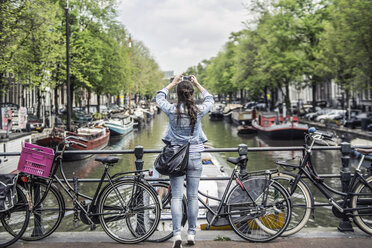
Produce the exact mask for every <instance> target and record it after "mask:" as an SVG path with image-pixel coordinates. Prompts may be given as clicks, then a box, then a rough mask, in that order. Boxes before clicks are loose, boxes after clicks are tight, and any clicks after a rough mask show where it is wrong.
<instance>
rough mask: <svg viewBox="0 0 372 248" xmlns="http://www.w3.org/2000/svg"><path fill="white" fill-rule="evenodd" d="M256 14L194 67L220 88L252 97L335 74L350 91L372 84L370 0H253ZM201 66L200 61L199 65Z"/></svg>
mask: <svg viewBox="0 0 372 248" xmlns="http://www.w3.org/2000/svg"><path fill="white" fill-rule="evenodd" d="M249 11H251V12H253V13H252V15H255V16H257V14H259V15H258V17H257V19H256V20H255V22H254V23H253V24H252V23H247V27H246V28H245V29H243V30H241V31H240V32H236V33H232V34H231V37H230V39H229V40H228V41H227V42H226V44H225V46H224V49H223V50H222V51H220V52H219V53H218V54H217V55H216V56H215V57H213V58H211V59H210V60H207V61H208V63H205V64H204V65H203V64H202V65H203V66H201V67H200V69H199V68H198V67H190V68H189V70H188V72H189V73H196V74H198V75H200V76H202V77H203V79H204V81H206V84H207V86H208V87H209V88H210V89H212V91H213V92H215V93H217V94H225V95H227V94H231V93H232V92H235V91H238V90H240V89H245V90H248V92H249V96H250V98H251V99H257V98H259V97H262V96H263V95H264V94H266V91H267V90H280V91H282V93H283V95H284V97H285V102H286V103H287V104H289V103H290V99H289V94H288V90H289V86H293V87H295V88H296V89H301V88H303V87H305V86H311V87H312V88H313V98H314V99H313V101H314V100H315V87H316V86H317V85H318V84H319V83H323V82H324V81H329V80H332V79H334V80H335V82H336V83H338V84H340V85H341V87H342V88H343V89H344V90H345V91H346V94H347V96H348V95H350V94H351V92H352V91H356V90H360V89H368V88H371V78H372V21H371V20H372V4H371V1H370V0H356V1H348V0H319V1H313V0H253V1H252V3H251V5H250V10H249ZM198 66H199V65H198Z"/></svg>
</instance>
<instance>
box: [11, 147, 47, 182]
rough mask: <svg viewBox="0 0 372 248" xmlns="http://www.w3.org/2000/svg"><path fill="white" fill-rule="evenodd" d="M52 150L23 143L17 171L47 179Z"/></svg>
mask: <svg viewBox="0 0 372 248" xmlns="http://www.w3.org/2000/svg"><path fill="white" fill-rule="evenodd" d="M53 159H54V150H53V149H51V148H47V147H43V146H38V145H34V144H29V143H24V145H23V148H22V152H21V157H20V158H19V163H18V170H19V171H22V172H25V173H28V174H32V175H35V176H40V177H49V173H50V169H51V168H52V165H53Z"/></svg>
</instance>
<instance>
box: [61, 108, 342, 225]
mask: <svg viewBox="0 0 372 248" xmlns="http://www.w3.org/2000/svg"><path fill="white" fill-rule="evenodd" d="M167 125H168V119H167V116H166V115H165V114H163V113H161V114H159V115H157V116H156V117H155V119H154V120H152V121H151V122H150V123H148V124H147V126H145V127H144V128H142V129H141V130H136V131H134V132H132V133H130V134H128V135H126V136H125V137H122V138H120V139H111V140H110V144H109V146H108V147H106V148H105V149H107V150H126V149H133V148H134V147H135V146H138V145H141V146H143V147H144V149H160V148H162V147H163V143H162V141H161V137H162V136H163V134H164V132H165V130H166V127H167ZM202 125H203V130H204V132H205V133H206V135H207V137H208V139H209V140H208V142H207V145H209V146H212V147H214V148H227V147H237V146H238V145H239V144H247V145H248V147H266V146H271V147H279V146H301V145H302V144H303V140H279V141H278V140H276V141H272V140H267V139H264V138H262V137H260V136H257V135H244V136H241V135H238V134H237V129H236V126H234V125H233V124H231V123H227V122H226V121H210V120H209V119H208V117H207V116H206V117H204V119H203V121H202ZM301 155H302V152H301V151H297V152H295V151H280V152H276V151H274V152H250V153H249V154H248V157H249V162H248V166H247V169H248V170H251V171H253V170H263V169H270V168H276V165H275V161H277V160H289V159H295V160H296V161H298V160H299V158H300V157H301ZM96 156H105V155H96ZM119 156H120V161H119V162H118V163H117V164H116V165H115V166H114V167H113V168H112V169H111V170H110V173H111V174H114V173H116V172H122V171H132V170H135V163H134V162H135V156H134V155H133V154H130V155H119ZM156 156H157V154H145V155H144V158H143V160H144V168H146V169H151V168H152V167H153V161H154V160H155V158H156ZM217 156H220V157H222V161H225V160H226V157H229V156H237V153H220V154H218V155H217ZM94 157H95V156H93V157H90V158H88V159H85V160H81V161H74V162H64V169H65V172H66V174H67V177H68V178H72V177H73V176H77V177H78V178H100V177H101V174H102V171H103V166H102V165H101V164H100V163H98V162H95V161H94ZM313 159H314V163H315V166H316V169H317V171H318V173H319V174H339V173H340V169H341V153H340V152H339V151H314V153H313ZM220 160H221V159H220ZM224 166H229V165H227V163H226V165H224ZM327 183H328V184H329V185H331V186H332V187H336V188H337V189H339V190H341V183H340V180H339V179H327ZM308 185H309V186H311V185H310V184H308ZM95 187H96V184H94V183H81V184H79V190H80V192H81V193H84V194H87V195H93V194H94V190H95ZM311 188H312V191H313V194H314V195H315V200H316V202H317V203H320V202H322V203H325V202H326V199H325V198H324V197H322V195H321V194H319V192H318V190H317V189H315V188H314V187H311ZM65 199H67V197H66V198H65ZM67 205H70V206H71V203H70V204H67ZM72 215H73V213H72V212H71V211H70V212H69V213H68V214H67V218H64V220H63V222H62V225H61V227H60V228H59V231H63V230H71V224H72ZM338 223H339V220H338V219H336V218H335V217H333V214H332V210H331V208H330V207H319V208H317V209H316V210H315V214H314V219H310V222H309V223H308V225H307V227H317V226H322V227H337V226H338ZM76 230H88V226H85V225H84V224H81V225H80V227H79V228H77V229H76Z"/></svg>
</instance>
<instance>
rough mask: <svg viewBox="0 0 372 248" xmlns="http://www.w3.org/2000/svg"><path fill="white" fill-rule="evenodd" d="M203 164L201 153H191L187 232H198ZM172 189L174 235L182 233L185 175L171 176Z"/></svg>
mask: <svg viewBox="0 0 372 248" xmlns="http://www.w3.org/2000/svg"><path fill="white" fill-rule="evenodd" d="M202 170H203V165H202V160H201V153H190V155H189V165H188V169H187V173H186V184H187V194H186V195H187V221H188V224H189V228H188V230H187V234H193V235H195V233H196V220H197V217H198V212H199V202H198V188H199V181H200V176H201V174H202ZM170 183H171V189H172V204H171V212H172V224H173V235H174V236H175V235H180V234H181V221H182V198H183V191H184V187H183V183H184V176H180V177H170Z"/></svg>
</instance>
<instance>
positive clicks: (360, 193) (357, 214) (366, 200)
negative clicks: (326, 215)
mask: <svg viewBox="0 0 372 248" xmlns="http://www.w3.org/2000/svg"><path fill="white" fill-rule="evenodd" d="M322 140H332V136H331V135H328V134H324V133H320V132H317V131H316V130H315V128H310V129H309V133H308V134H307V135H306V136H305V151H304V155H303V157H302V159H301V160H300V162H299V164H298V165H296V164H289V163H287V162H283V161H277V162H276V164H277V165H279V166H281V167H284V168H290V169H292V170H297V173H296V174H291V173H282V172H281V173H280V174H277V175H273V179H274V180H276V179H278V180H279V181H280V182H281V184H283V181H286V186H287V189H288V192H289V194H290V195H291V200H292V212H293V213H295V215H296V216H297V218H292V220H291V223H290V228H289V230H286V232H287V235H290V234H294V233H296V232H298V231H300V230H301V229H302V228H303V227H304V226H305V224H306V223H307V221H308V220H309V218H310V214H311V211H313V209H314V198H313V196H312V193H311V190H310V189H309V187H308V186H307V184H306V183H305V182H304V181H303V180H302V179H301V177H303V176H304V177H305V178H307V179H309V180H310V182H311V183H312V184H313V185H314V186H315V187H316V188H317V189H318V190H319V191H320V192H321V193H322V194H323V195H324V196H325V197H326V198H327V199H328V202H329V203H330V204H331V205H332V212H333V214H334V215H335V216H336V217H338V218H341V219H350V218H352V219H353V220H354V223H355V224H356V225H357V226H358V227H359V228H360V229H361V230H363V231H364V232H366V233H367V234H370V235H372V176H371V175H369V176H364V175H363V174H362V173H361V170H360V167H361V164H362V163H363V161H364V158H365V155H366V154H368V153H370V152H372V149H370V150H363V149H360V150H359V151H360V152H362V153H363V155H362V157H361V159H360V161H359V164H358V166H357V168H356V170H355V173H354V176H353V177H352V178H351V180H350V184H349V186H348V189H347V192H340V191H338V190H336V189H334V188H332V187H330V186H329V185H327V184H326V183H325V182H324V181H323V179H321V178H320V177H319V175H318V174H317V172H316V170H315V168H314V166H313V164H312V160H311V153H312V148H313V146H314V143H315V142H316V141H322ZM308 143H310V144H308ZM332 194H333V195H337V196H340V197H341V198H342V199H341V200H340V201H337V200H336V199H335V198H334V197H333V196H332ZM284 234H286V233H284Z"/></svg>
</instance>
